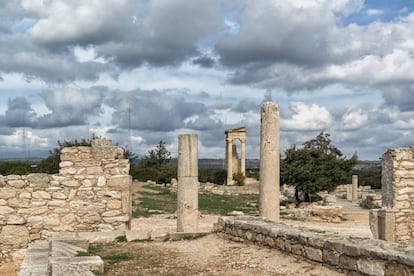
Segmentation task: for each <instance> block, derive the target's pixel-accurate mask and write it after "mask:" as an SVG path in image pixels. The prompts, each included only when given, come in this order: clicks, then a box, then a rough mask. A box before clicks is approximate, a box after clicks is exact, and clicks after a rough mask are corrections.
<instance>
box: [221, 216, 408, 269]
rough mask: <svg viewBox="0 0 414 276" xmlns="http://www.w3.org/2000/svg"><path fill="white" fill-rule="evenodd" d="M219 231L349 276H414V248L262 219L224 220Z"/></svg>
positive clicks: (241, 218) (239, 239) (238, 239)
mask: <svg viewBox="0 0 414 276" xmlns="http://www.w3.org/2000/svg"><path fill="white" fill-rule="evenodd" d="M215 231H216V232H218V233H219V235H222V236H224V237H226V238H229V239H231V240H233V241H237V242H246V243H255V244H258V245H263V246H267V247H270V248H273V249H276V250H280V251H282V252H286V253H288V254H292V255H296V256H299V257H301V258H305V259H308V260H311V261H313V262H317V263H321V264H324V265H328V266H330V267H332V268H336V269H338V270H340V271H344V272H345V273H346V275H390V276H391V275H414V245H412V244H406V245H404V246H401V244H400V243H396V242H386V241H381V240H373V239H363V238H353V237H348V236H344V235H339V234H334V233H327V232H323V231H318V230H314V231H313V230H312V229H307V228H299V227H292V226H291V225H285V224H283V223H275V222H273V221H267V220H264V219H263V218H259V217H236V218H235V217H220V218H219V220H218V222H217V224H216V225H215Z"/></svg>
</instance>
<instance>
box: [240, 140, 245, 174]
mask: <svg viewBox="0 0 414 276" xmlns="http://www.w3.org/2000/svg"><path fill="white" fill-rule="evenodd" d="M240 141H241V157H240V172H241V173H242V174H243V175H244V176H245V175H246V139H243V140H240Z"/></svg>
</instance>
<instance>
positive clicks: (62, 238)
mask: <svg viewBox="0 0 414 276" xmlns="http://www.w3.org/2000/svg"><path fill="white" fill-rule="evenodd" d="M279 121H280V114H279V105H278V104H277V103H275V102H265V103H263V104H262V106H261V129H260V181H259V187H258V192H259V202H258V203H257V206H258V207H259V216H245V215H244V214H243V213H242V214H241V215H238V216H220V217H219V218H218V219H217V220H216V221H217V222H216V223H215V224H214V226H213V225H211V231H210V232H209V233H203V232H201V231H200V227H199V224H200V223H199V222H200V218H201V216H200V212H199V193H200V183H199V179H198V178H199V168H198V135H197V134H181V135H179V136H178V164H177V165H178V166H177V180H174V181H176V184H174V185H172V186H176V187H175V188H176V192H177V212H176V217H175V219H176V228H175V230H174V231H171V232H168V233H164V232H162V233H160V232H156V231H154V232H153V233H152V234H148V233H146V234H142V233H140V232H137V231H131V225H132V198H131V185H132V179H131V176H130V175H129V169H130V164H129V161H128V159H125V158H124V153H123V150H122V149H121V148H119V147H115V146H113V145H112V142H111V141H110V140H106V139H95V140H93V141H92V145H91V147H85V146H75V147H65V148H63V149H62V150H61V155H60V158H61V162H60V170H59V173H58V174H56V175H48V174H29V175H7V176H0V246H1V253H2V255H1V256H0V257H2V258H3V259H2V258H0V262H1V261H3V260H6V259H7V258H8V257H9V256H10V255H11V254H12V253H13V251H15V250H25V251H24V252H25V256H24V261H23V263H22V265H21V268H20V275H69V274H65V273H72V274H70V275H93V274H90V273H91V271H95V272H96V273H103V272H104V262H103V261H102V259H101V258H100V257H98V256H78V255H77V253H78V252H86V250H87V249H88V246H89V244H90V243H93V242H94V241H95V242H96V241H97V240H100V241H101V242H102V241H113V240H114V239H116V238H119V237H120V236H121V237H123V238H125V239H126V240H127V241H145V242H148V241H154V240H155V241H160V242H162V241H166V240H173V241H175V240H178V239H182V238H188V237H191V238H194V237H197V236H198V235H201V234H203V235H204V234H211V233H215V235H217V236H219V237H221V238H225V239H227V240H231V241H235V242H241V243H247V244H257V245H260V246H265V247H267V248H270V249H272V250H278V251H280V252H283V253H286V254H288V255H290V256H295V257H296V258H299V259H302V260H307V261H310V262H312V263H316V264H320V265H323V266H326V267H328V268H330V269H333V270H337V271H340V272H344V273H345V274H347V275H414V147H412V148H400V149H389V150H388V151H387V152H386V153H384V155H383V157H382V197H381V199H382V204H381V206H379V205H373V206H374V207H375V209H371V211H370V215H369V227H370V229H371V231H372V238H368V237H357V236H350V235H345V234H343V233H340V231H336V232H330V231H325V230H320V229H314V228H309V227H306V226H292V225H289V224H287V223H285V221H282V219H281V211H280V210H281V204H280V201H281V198H282V197H283V196H282V193H281V188H280V184H281V183H280V149H279V147H280V122H279ZM225 135H226V150H225V151H226V166H227V183H226V184H227V185H229V186H231V185H232V184H233V174H234V173H242V174H243V175H245V172H246V168H245V166H246V165H245V164H246V162H245V159H246V153H245V151H246V149H245V143H246V129H245V128H244V127H241V128H236V129H229V130H226V132H225ZM236 140H239V141H240V142H241V158H240V161H239V158H238V154H237V147H236V143H235V141H236ZM221 184H223V183H221ZM222 187H226V186H225V185H224V186H223V185H222V186H221V187H220V189H224V188H222ZM220 189H219V188H217V190H220ZM226 189H227V188H226ZM242 189H243V187H239V189H238V190H237V189H234V190H226V191H236V194H237V195H239V193H240V194H241V193H242V191H243V190H242ZM221 191H223V190H221ZM370 192H371V191H370V190H369V189H365V188H363V187H361V186H359V185H358V176H357V175H353V176H352V184H347V185H341V186H338V188H337V192H336V194H328V193H326V194H325V195H324V200H323V201H324V205H323V206H318V208H319V211H320V212H336V211H337V210H339V211H340V212H342V209H341V208H337V206H331V203H332V202H335V198H336V197H337V198H339V197H343V199H344V200H346V201H347V202H351V203H353V204H355V205H356V204H357V203H358V202H359V201H362V200H363V199H364V200H368V201H369V199H370V198H371V199H372V198H374V197H375V195H372V194H371V193H370ZM340 194H341V195H340ZM237 195H234V196H237ZM367 212H368V211H367ZM320 221H321V222H322V221H323V220H320ZM327 221H328V222H331V221H329V220H326V221H323V222H324V223H327ZM336 223H341V221H340V219H339V221H336ZM62 271H63V272H62ZM82 273H84V274H82ZM88 273H89V274H88Z"/></svg>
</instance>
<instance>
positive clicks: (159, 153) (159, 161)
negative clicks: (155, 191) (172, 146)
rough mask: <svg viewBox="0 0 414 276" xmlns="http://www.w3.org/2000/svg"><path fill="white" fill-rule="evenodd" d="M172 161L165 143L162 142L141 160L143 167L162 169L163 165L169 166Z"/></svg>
mask: <svg viewBox="0 0 414 276" xmlns="http://www.w3.org/2000/svg"><path fill="white" fill-rule="evenodd" d="M170 161H171V153H170V152H169V151H168V150H167V148H166V147H165V142H164V141H162V140H160V142H159V143H158V144H157V145H156V146H155V148H154V149H152V150H149V151H148V154H147V155H146V156H144V158H142V160H141V165H143V166H145V167H160V166H161V165H164V164H168V163H170Z"/></svg>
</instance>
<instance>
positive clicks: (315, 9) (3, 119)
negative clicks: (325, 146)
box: [0, 0, 414, 160]
mask: <svg viewBox="0 0 414 276" xmlns="http://www.w3.org/2000/svg"><path fill="white" fill-rule="evenodd" d="M269 99H271V100H273V101H277V102H279V104H280V108H281V150H282V152H283V151H284V150H285V149H286V148H287V147H289V146H290V145H292V144H297V145H301V144H303V143H304V142H305V141H307V140H309V139H311V138H313V137H315V136H316V135H317V134H318V133H319V132H321V131H326V132H329V133H330V134H331V138H332V142H333V144H334V145H336V146H338V147H339V148H340V149H341V150H342V151H343V152H344V153H345V155H346V156H348V157H349V156H351V155H352V154H353V153H354V152H356V153H357V154H358V156H359V158H360V159H363V160H378V158H379V157H380V156H381V154H382V153H383V152H384V151H385V150H386V149H387V148H391V147H403V146H411V145H413V144H414V131H413V130H414V0H366V1H364V0H295V1H286V0H255V1H249V0H194V1H188V0H104V1H102V0H90V1H83V0H71V1H69V0H21V1H20V0H8V1H0V158H1V157H11V156H15V157H18V156H23V157H25V156H45V155H47V153H48V151H49V150H50V149H52V148H54V147H56V145H57V140H65V139H66V140H71V139H81V138H88V137H90V136H91V135H92V133H94V134H96V135H101V136H104V137H107V138H111V139H112V140H113V141H114V143H117V144H119V145H121V146H126V145H128V144H129V146H130V148H131V150H132V151H133V152H135V153H137V154H139V155H143V154H145V153H146V152H147V151H148V149H151V148H153V147H154V145H155V144H157V142H158V141H160V140H163V141H165V142H166V143H167V147H168V149H169V150H170V151H171V152H172V153H173V155H176V150H177V149H176V148H177V135H178V134H181V133H198V134H199V156H200V157H203V158H222V157H224V147H225V144H224V130H225V129H228V128H235V127H240V126H246V127H247V135H248V141H247V157H248V158H257V157H259V142H260V140H259V127H260V104H261V103H262V102H263V101H265V100H269Z"/></svg>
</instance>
